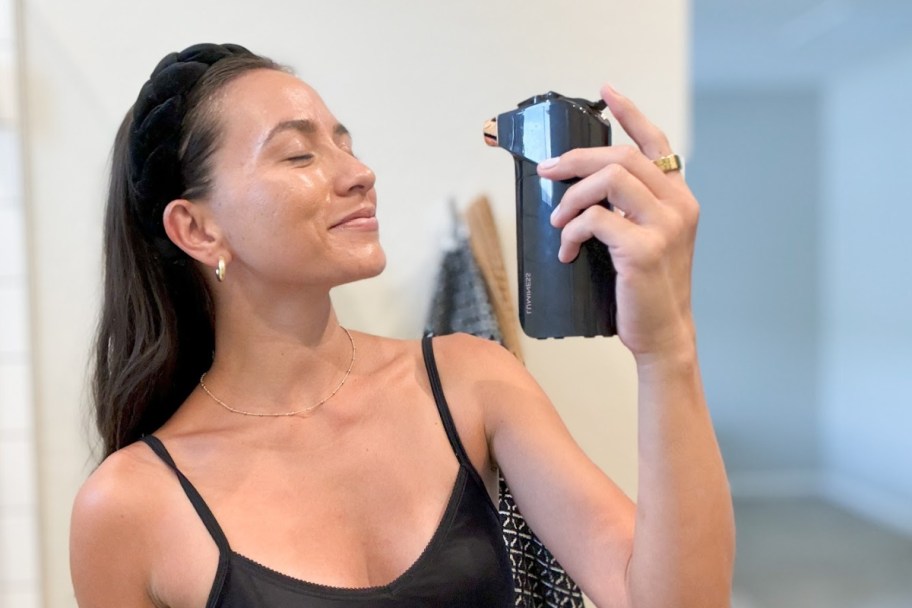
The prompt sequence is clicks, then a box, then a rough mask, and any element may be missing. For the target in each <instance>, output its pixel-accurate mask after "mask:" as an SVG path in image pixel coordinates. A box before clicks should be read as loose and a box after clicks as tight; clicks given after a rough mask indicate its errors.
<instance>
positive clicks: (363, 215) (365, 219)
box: [330, 207, 376, 228]
mask: <svg viewBox="0 0 912 608" xmlns="http://www.w3.org/2000/svg"><path fill="white" fill-rule="evenodd" d="M375 215H376V208H375V207H360V208H358V209H356V210H354V211H352V212H351V213H349V214H348V215H346V216H345V217H343V218H342V219H340V220H338V221H337V222H336V223H334V224H333V225H332V226H330V228H339V227H343V226H346V225H349V226H352V227H354V226H358V225H364V224H375V223H376V220H375V219H374V216H375Z"/></svg>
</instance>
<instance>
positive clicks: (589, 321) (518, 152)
mask: <svg viewBox="0 0 912 608" xmlns="http://www.w3.org/2000/svg"><path fill="white" fill-rule="evenodd" d="M604 109H605V103H604V102H601V101H600V102H595V103H593V102H590V101H586V100H584V99H573V98H568V97H564V96H563V95H559V94H558V93H554V92H553V91H552V92H548V93H545V94H544V95H536V96H535V97H532V98H530V99H527V100H526V101H523V102H522V103H520V104H519V107H518V108H517V109H515V110H512V111H510V112H505V113H503V114H500V115H498V116H497V117H496V118H493V119H491V120H489V121H488V122H487V123H486V124H485V127H484V136H485V142H486V143H487V144H488V145H491V146H499V147H501V148H504V149H505V150H507V151H508V152H510V153H511V154H512V155H513V158H514V160H515V164H516V248H517V258H518V271H519V272H518V274H519V320H520V323H521V325H522V328H523V331H525V332H526V334H527V335H528V336H530V337H533V338H563V337H566V336H587V337H591V336H613V335H615V334H616V333H617V323H616V316H617V303H616V299H615V293H614V289H615V287H614V286H615V278H616V272H615V270H614V265H613V264H612V262H611V256H610V255H609V253H608V248H607V247H606V246H605V245H604V244H603V243H601V242H599V241H598V240H596V239H594V238H593V239H589V240H588V241H586V242H585V243H583V245H582V247H581V249H580V253H579V256H578V257H577V258H576V259H575V260H574V261H573V262H570V263H569V264H564V263H562V262H560V261H559V260H558V259H557V252H558V249H559V248H560V230H559V229H557V228H555V227H554V226H552V225H551V219H550V218H551V211H552V210H553V209H554V208H555V207H556V206H557V205H558V204H559V203H560V201H561V198H563V196H564V193H565V192H566V191H567V189H568V188H569V187H570V186H571V185H573V184H574V183H575V182H577V181H579V180H577V179H574V180H567V181H552V180H549V179H545V178H542V177H539V176H538V173H537V172H536V166H537V165H538V163H540V162H541V161H543V160H545V159H546V158H551V157H555V156H560V155H561V154H563V153H564V152H567V151H568V150H572V149H574V148H588V147H595V146H608V145H611V125H610V124H609V123H608V121H607V120H605V119H604V118H603V117H602V114H601V113H602V110H604ZM604 204H605V205H608V206H609V207H610V205H609V203H608V202H607V201H605V203H604Z"/></svg>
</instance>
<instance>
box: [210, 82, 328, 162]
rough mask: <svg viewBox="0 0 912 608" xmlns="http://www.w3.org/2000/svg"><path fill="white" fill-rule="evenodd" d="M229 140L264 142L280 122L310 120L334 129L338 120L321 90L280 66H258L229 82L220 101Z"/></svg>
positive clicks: (227, 141) (319, 127)
mask: <svg viewBox="0 0 912 608" xmlns="http://www.w3.org/2000/svg"><path fill="white" fill-rule="evenodd" d="M218 114H219V121H220V122H221V127H222V135H223V137H224V142H225V143H226V144H229V145H230V144H232V143H233V144H242V143H246V144H252V145H254V146H256V145H261V144H262V143H263V140H265V138H266V136H267V135H268V134H269V132H270V131H271V130H272V129H273V127H275V126H276V125H277V124H279V123H282V122H286V121H291V120H307V121H310V122H312V123H314V124H315V125H316V127H317V128H318V129H326V130H328V131H330V132H331V131H332V130H333V128H334V127H335V126H336V124H337V121H336V119H335V117H334V116H333V115H332V113H331V112H330V111H329V108H327V107H326V104H325V103H323V100H322V99H321V98H320V96H319V95H318V94H317V92H316V91H315V90H314V89H313V88H312V87H310V86H309V85H307V84H306V83H305V82H303V81H302V80H300V79H298V78H297V77H295V76H293V75H291V74H287V73H285V72H279V71H277V70H254V71H251V72H248V73H246V74H243V75H241V76H239V77H238V78H236V79H235V80H233V81H232V82H230V83H229V84H228V85H226V86H225V90H224V91H223V93H222V95H221V98H220V100H219V103H218Z"/></svg>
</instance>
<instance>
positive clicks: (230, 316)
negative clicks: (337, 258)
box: [206, 290, 352, 414]
mask: <svg viewBox="0 0 912 608" xmlns="http://www.w3.org/2000/svg"><path fill="white" fill-rule="evenodd" d="M215 318H216V323H215V356H214V359H213V363H212V367H211V368H210V370H209V372H208V373H207V375H206V385H207V386H208V387H209V388H210V390H211V391H212V392H213V393H214V394H215V395H217V396H218V397H219V398H220V399H221V400H223V401H224V402H226V403H227V404H229V405H231V406H232V407H234V408H237V409H240V410H244V411H249V412H257V413H261V414H276V413H281V412H289V411H295V410H300V409H302V408H306V407H308V406H310V405H312V404H314V403H317V402H319V401H320V400H322V399H324V398H326V397H327V395H329V394H330V393H331V392H332V390H333V389H335V388H336V386H337V385H338V383H339V381H340V380H341V379H342V378H343V377H344V375H345V372H346V370H347V369H348V368H349V366H350V364H351V358H352V344H351V342H350V341H349V339H348V336H346V334H345V331H344V330H343V329H342V328H341V327H340V326H339V323H338V320H337V319H336V315H335V311H334V310H333V307H332V302H331V300H330V297H329V292H328V291H326V290H323V291H314V292H311V293H308V294H305V295H301V294H300V293H298V294H296V295H295V296H294V297H287V298H281V297H275V294H271V296H270V297H263V296H261V297H250V296H249V294H236V293H232V292H231V291H230V290H224V292H223V293H220V294H219V297H218V298H217V300H216V312H215ZM342 390H344V387H343V389H342Z"/></svg>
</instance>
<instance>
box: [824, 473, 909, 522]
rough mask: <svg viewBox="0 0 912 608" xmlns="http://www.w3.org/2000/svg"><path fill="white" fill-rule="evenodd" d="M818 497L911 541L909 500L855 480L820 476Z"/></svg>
mask: <svg viewBox="0 0 912 608" xmlns="http://www.w3.org/2000/svg"><path fill="white" fill-rule="evenodd" d="M820 480H821V483H820V490H821V496H822V497H823V498H825V499H826V500H829V501H831V502H833V503H835V504H837V505H839V506H840V507H842V508H844V509H846V510H847V511H851V512H852V513H854V514H855V515H858V516H859V517H863V518H865V519H868V520H870V521H873V522H876V523H878V524H880V525H882V526H884V527H886V528H890V529H891V530H894V531H896V532H899V533H900V534H904V535H906V536H909V537H910V538H912V499H910V498H909V497H907V496H902V495H900V494H897V493H895V492H890V491H888V490H884V489H883V488H879V487H876V486H873V485H871V484H869V483H868V482H866V481H861V480H858V479H857V478H853V477H849V476H846V475H840V474H837V473H823V474H821V475H820Z"/></svg>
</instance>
